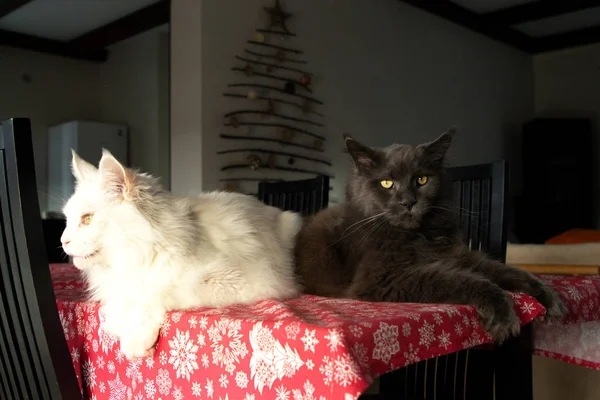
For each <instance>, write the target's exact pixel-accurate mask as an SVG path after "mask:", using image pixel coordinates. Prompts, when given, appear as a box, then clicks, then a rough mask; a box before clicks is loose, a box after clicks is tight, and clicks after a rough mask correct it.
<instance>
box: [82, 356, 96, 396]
mask: <svg viewBox="0 0 600 400" xmlns="http://www.w3.org/2000/svg"><path fill="white" fill-rule="evenodd" d="M82 369H83V380H84V381H85V384H86V385H87V386H88V387H89V388H90V389H94V386H96V367H94V364H92V362H91V361H90V360H89V359H87V360H85V362H84V363H83V368H82Z"/></svg>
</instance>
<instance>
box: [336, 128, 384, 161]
mask: <svg viewBox="0 0 600 400" xmlns="http://www.w3.org/2000/svg"><path fill="white" fill-rule="evenodd" d="M343 136H344V144H345V146H346V150H347V151H348V153H349V154H350V156H351V157H352V159H353V160H354V163H355V164H356V167H357V168H363V169H364V168H366V169H369V168H373V167H375V165H377V153H376V152H375V150H373V149H372V148H370V147H369V146H365V145H364V144H362V143H360V142H359V141H357V140H356V139H354V138H353V137H352V136H350V135H349V134H347V133H344V135H343Z"/></svg>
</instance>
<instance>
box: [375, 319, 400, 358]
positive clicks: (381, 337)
mask: <svg viewBox="0 0 600 400" xmlns="http://www.w3.org/2000/svg"><path fill="white" fill-rule="evenodd" d="M373 339H374V341H375V347H374V348H373V359H375V360H381V361H383V362H384V363H386V364H387V363H389V362H390V359H391V358H392V356H393V355H394V354H396V353H397V352H399V351H400V343H398V326H397V325H388V324H386V323H385V322H380V323H379V328H378V329H377V330H376V331H375V332H374V333H373Z"/></svg>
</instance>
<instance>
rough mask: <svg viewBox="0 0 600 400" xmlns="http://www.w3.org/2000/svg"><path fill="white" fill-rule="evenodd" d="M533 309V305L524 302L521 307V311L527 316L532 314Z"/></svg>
mask: <svg viewBox="0 0 600 400" xmlns="http://www.w3.org/2000/svg"><path fill="white" fill-rule="evenodd" d="M534 308H535V307H534V305H533V303H527V302H524V303H523V304H522V305H521V311H522V312H523V313H527V314H528V315H530V314H531V313H532V312H533V310H534Z"/></svg>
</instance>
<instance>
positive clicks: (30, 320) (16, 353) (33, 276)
mask: <svg viewBox="0 0 600 400" xmlns="http://www.w3.org/2000/svg"><path fill="white" fill-rule="evenodd" d="M0 137H1V139H0V222H1V228H0V278H1V281H0V293H1V295H0V306H1V307H2V313H1V316H0V357H1V359H2V362H1V363H0V374H1V377H0V383H1V385H2V388H1V391H2V393H3V395H4V396H6V397H5V398H7V399H61V398H64V399H77V398H81V392H80V389H79V384H78V382H77V377H76V375H75V370H74V368H73V363H72V360H71V356H70V354H69V350H68V347H67V343H66V340H65V337H64V333H63V329H62V325H61V322H60V319H59V316H58V309H57V306H56V298H55V296H54V290H53V287H52V280H51V276H50V268H49V265H48V261H47V257H46V254H45V251H44V249H45V242H44V237H43V233H42V222H41V217H40V210H39V203H38V197H37V185H36V177H35V169H34V160H33V144H32V139H31V126H30V123H29V120H27V119H11V120H8V121H5V122H3V123H2V125H1V127H0Z"/></svg>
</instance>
